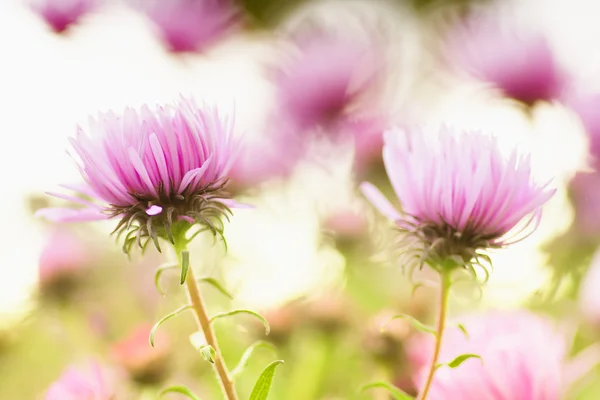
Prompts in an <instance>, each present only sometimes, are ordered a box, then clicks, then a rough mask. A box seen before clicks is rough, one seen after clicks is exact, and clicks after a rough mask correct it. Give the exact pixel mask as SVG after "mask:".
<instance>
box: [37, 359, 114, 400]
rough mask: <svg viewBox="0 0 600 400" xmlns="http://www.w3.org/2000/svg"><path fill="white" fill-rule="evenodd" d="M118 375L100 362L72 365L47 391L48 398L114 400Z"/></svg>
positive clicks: (57, 399)
mask: <svg viewBox="0 0 600 400" xmlns="http://www.w3.org/2000/svg"><path fill="white" fill-rule="evenodd" d="M116 388H117V386H116V377H115V376H114V375H113V374H112V373H111V371H108V370H107V369H106V368H105V367H103V366H101V365H100V364H98V363H96V362H94V361H90V362H89V363H88V364H87V365H85V366H81V367H79V366H78V367H75V366H70V367H68V368H67V369H66V370H65V372H63V374H62V375H61V376H60V378H58V380H57V381H56V382H54V383H53V384H52V385H51V386H50V388H49V389H48V391H47V392H46V400H84V399H85V400H114V399H115V398H116V397H115V396H116V392H117V390H116Z"/></svg>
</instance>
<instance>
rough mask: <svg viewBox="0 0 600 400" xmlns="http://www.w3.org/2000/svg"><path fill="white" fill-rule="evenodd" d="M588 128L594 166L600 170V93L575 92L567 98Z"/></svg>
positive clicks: (569, 104)
mask: <svg viewBox="0 0 600 400" xmlns="http://www.w3.org/2000/svg"><path fill="white" fill-rule="evenodd" d="M565 103H566V105H567V106H569V107H570V108H571V109H572V110H573V111H574V112H575V113H576V114H577V116H579V118H580V120H581V123H582V125H583V127H584V129H585V130H586V133H587V137H588V143H589V153H590V156H591V158H592V160H591V161H592V166H593V167H594V168H596V169H598V170H600V168H599V167H600V113H599V112H598V111H599V110H600V94H594V95H582V94H573V95H571V96H570V97H569V98H567V99H566V100H565Z"/></svg>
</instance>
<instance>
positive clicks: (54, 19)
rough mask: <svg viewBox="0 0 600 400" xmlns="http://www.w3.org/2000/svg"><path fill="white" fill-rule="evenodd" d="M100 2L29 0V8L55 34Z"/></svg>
mask: <svg viewBox="0 0 600 400" xmlns="http://www.w3.org/2000/svg"><path fill="white" fill-rule="evenodd" d="M101 1H102V0H31V8H32V9H33V10H34V11H35V12H36V13H38V14H39V15H40V16H41V17H42V18H44V20H45V21H46V22H47V23H48V25H50V27H51V28H52V30H54V31H55V32H57V33H60V32H64V31H65V30H66V29H67V28H68V27H69V25H71V24H74V23H75V22H77V20H79V18H80V17H81V16H82V15H84V14H87V13H88V12H90V11H91V10H93V9H94V8H95V7H97V6H98V4H99V3H100V2H101Z"/></svg>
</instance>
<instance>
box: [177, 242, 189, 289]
mask: <svg viewBox="0 0 600 400" xmlns="http://www.w3.org/2000/svg"><path fill="white" fill-rule="evenodd" d="M189 269H190V252H189V251H187V250H183V251H182V252H181V279H180V280H179V283H180V284H181V285H183V284H184V283H185V278H186V277H187V273H188V270H189Z"/></svg>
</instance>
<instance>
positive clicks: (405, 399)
mask: <svg viewBox="0 0 600 400" xmlns="http://www.w3.org/2000/svg"><path fill="white" fill-rule="evenodd" d="M374 388H382V389H386V390H387V391H388V392H390V394H391V395H392V397H393V398H394V400H413V397H412V396H411V395H409V394H408V393H406V392H403V391H402V390H400V389H398V388H397V387H396V386H394V385H392V384H391V383H388V382H373V383H369V384H366V385H365V386H363V387H362V388H361V389H360V392H361V393H362V392H364V391H366V390H369V389H374Z"/></svg>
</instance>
